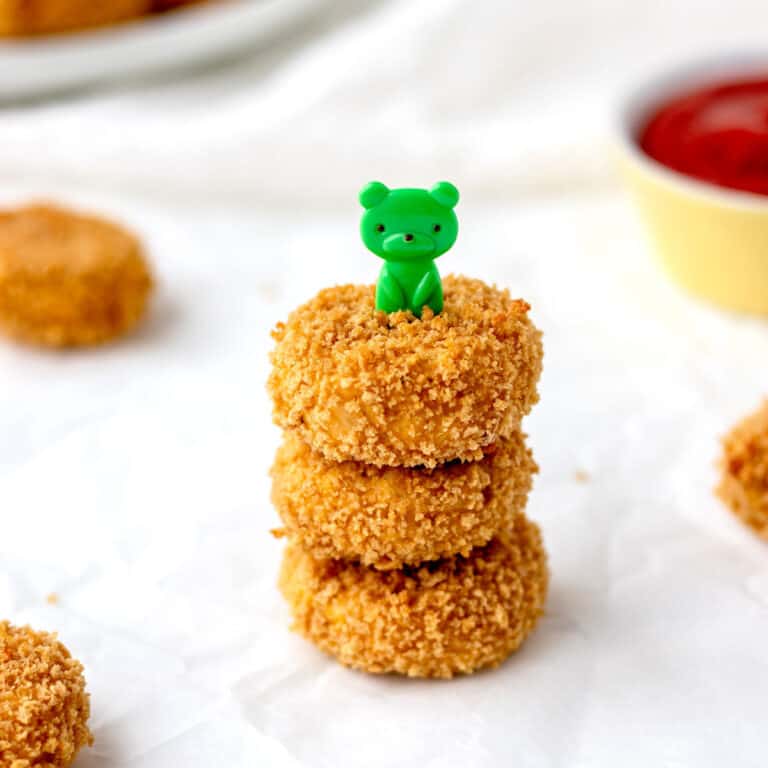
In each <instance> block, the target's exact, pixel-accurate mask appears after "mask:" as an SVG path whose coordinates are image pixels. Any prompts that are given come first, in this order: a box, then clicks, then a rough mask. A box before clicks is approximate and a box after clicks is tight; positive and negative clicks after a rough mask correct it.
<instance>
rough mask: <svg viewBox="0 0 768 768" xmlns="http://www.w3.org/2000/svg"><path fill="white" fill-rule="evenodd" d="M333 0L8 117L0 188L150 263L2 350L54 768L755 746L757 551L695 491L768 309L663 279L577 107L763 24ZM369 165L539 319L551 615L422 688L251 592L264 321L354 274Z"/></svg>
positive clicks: (603, 762)
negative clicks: (69, 671)
mask: <svg viewBox="0 0 768 768" xmlns="http://www.w3.org/2000/svg"><path fill="white" fill-rule="evenodd" d="M353 5H355V4H354V3H349V4H347V5H345V6H341V10H339V6H337V8H336V11H335V13H336V19H337V21H336V23H335V24H332V25H329V26H323V25H320V26H315V27H312V28H311V29H302V30H298V31H297V32H296V34H295V36H294V37H293V38H291V39H290V46H291V47H290V49H289V50H290V55H289V54H288V53H286V54H281V53H280V52H279V51H272V52H267V53H265V54H254V55H253V56H252V57H251V58H250V59H245V60H242V61H236V62H230V63H229V64H227V65H222V66H219V67H216V68H212V69H211V70H210V71H207V72H203V73H198V74H197V75H196V76H191V75H190V76H189V77H186V78H184V79H177V78H168V79H163V80H162V81H160V82H158V83H156V84H154V85H148V84H145V85H137V84H135V85H133V86H130V87H127V88H126V87H124V88H121V89H119V90H116V91H114V92H112V93H107V92H97V93H94V94H91V95H88V96H81V97H79V98H72V99H59V100H56V101H52V102H49V103H40V104H32V105H27V106H24V107H22V106H17V107H13V108H9V109H6V110H5V111H4V112H3V113H2V116H1V117H2V119H1V120H0V179H2V188H1V189H0V192H1V193H2V198H3V200H4V201H15V200H20V199H24V198H26V197H29V196H40V195H49V196H54V197H58V198H61V199H64V200H66V201H68V202H71V203H73V204H76V205H81V206H85V207H92V208H96V209H98V210H102V211H105V212H106V213H108V214H110V215H113V216H116V217H118V218H121V219H123V220H124V221H126V222H127V223H129V224H130V225H131V226H132V227H134V228H135V229H136V230H137V231H139V232H140V233H142V235H143V236H144V237H145V239H146V241H147V244H148V247H149V249H150V252H151V255H152V259H153V262H154V264H155V265H156V269H157V273H158V278H159V283H160V290H159V293H158V296H157V297H156V301H155V303H154V307H153V312H152V317H151V318H150V321H149V322H148V323H147V325H146V326H145V327H144V328H143V330H142V331H141V332H140V333H139V334H138V335H137V336H135V337H134V338H131V339H130V340H127V341H126V342H125V343H122V344H118V345H116V346H113V347H109V348H105V349H101V350H94V351H88V352H78V353H67V354H50V353H44V352H40V351H35V350H29V349H24V348H19V347H15V346H12V345H10V344H4V345H2V346H0V371H1V372H2V375H0V436H2V439H1V440H0V510H1V511H2V520H1V523H2V526H1V530H0V616H3V617H8V618H9V619H11V620H13V621H15V622H18V623H23V622H29V623H31V624H33V625H34V626H36V627H40V628H46V629H51V630H58V631H59V632H60V634H61V637H62V639H63V640H64V641H65V642H66V644H67V645H68V646H69V647H70V648H71V649H72V651H73V652H74V653H75V654H76V655H77V656H78V657H79V658H81V659H82V660H83V662H84V663H85V665H86V668H87V677H88V682H89V687H90V690H91V691H92V693H93V718H92V726H93V729H94V732H95V735H96V739H97V740H96V745H95V747H94V749H93V750H88V751H86V752H85V753H84V754H83V756H82V757H81V758H80V760H79V761H78V763H77V765H78V767H79V768H106V767H107V766H121V767H122V766H125V767H126V768H167V766H168V765H172V764H176V765H183V766H185V768H197V766H200V767H201V768H202V767H203V766H205V767H206V768H207V767H208V766H211V765H226V766H228V768H246V766H248V768H252V766H270V768H283V766H291V767H294V768H295V766H304V767H306V768H310V767H311V768H321V767H322V768H326V767H328V768H330V767H331V766H333V767H334V768H335V767H337V766H367V767H368V766H370V767H371V768H377V767H381V768H384V766H386V767H387V768H389V767H390V766H391V767H394V766H404V765H423V766H425V768H426V767H435V768H436V767H437V766H440V768H453V767H454V766H456V767H457V768H458V767H459V766H461V768H470V767H473V766H506V765H510V764H519V765H524V766H526V767H528V766H569V768H581V767H583V768H587V767H588V768H593V767H595V768H596V767H598V766H599V767H601V768H602V767H603V766H605V767H606V768H608V767H612V766H616V765H621V766H624V767H625V768H634V766H637V767H638V768H647V766H649V765H668V766H675V768H689V767H690V768H694V767H695V768H707V767H708V766H712V767H713V768H714V767H715V766H718V767H719V766H722V765H729V766H745V767H746V766H754V765H759V764H761V763H762V762H763V756H764V751H765V739H764V719H765V716H764V713H765V704H766V693H765V692H766V690H768V659H767V658H766V652H765V638H766V636H767V635H768V552H766V548H765V545H764V544H761V543H760V542H758V541H757V540H756V539H755V538H753V537H752V535H751V534H750V533H749V532H748V531H746V530H745V529H743V528H742V526H741V525H740V524H739V523H738V522H736V521H735V520H733V519H732V518H731V516H730V515H729V514H728V513H727V512H726V511H725V510H724V508H723V507H722V506H721V505H720V503H719V502H718V501H717V500H715V499H714V498H713V496H712V492H711V489H712V486H713V485H714V483H715V480H716V472H715V469H714V462H715V460H716V458H717V454H718V450H719V449H718V442H717V440H718V437H719V435H721V434H722V433H723V432H724V431H725V430H726V429H727V428H728V426H729V425H730V424H731V423H732V422H733V421H734V420H736V419H737V418H739V417H740V416H742V415H743V414H744V413H746V412H747V411H749V410H750V409H752V408H754V407H756V406H757V405H758V403H759V401H760V398H761V397H762V396H763V395H765V394H768V393H767V392H766V376H765V372H766V364H765V361H766V360H767V359H768V334H767V333H766V325H765V323H764V322H762V321H759V320H755V319H750V318H744V317H737V316H732V315H728V314H725V313H721V312H718V311H716V310H714V309H710V308H709V307H706V306H703V305H700V304H698V303H696V302H694V301H693V300H691V299H689V298H688V297H686V296H685V295H684V294H682V293H681V292H680V291H678V290H677V289H676V288H675V287H674V286H672V285H670V284H669V283H668V282H667V281H666V280H665V279H663V277H662V275H661V273H660V272H659V271H658V270H657V268H656V267H655V266H654V264H653V262H652V260H651V258H650V253H649V249H648V248H647V246H646V244H645V241H644V240H643V237H642V233H641V231H640V228H639V224H638V222H637V221H636V218H635V215H634V211H633V210H632V209H631V207H630V206H629V204H628V202H627V201H626V200H625V199H624V197H623V196H622V195H621V194H620V193H619V192H618V190H617V187H616V185H615V181H614V180H613V177H612V175H611V171H610V164H609V162H608V161H607V159H606V143H607V128H606V125H607V120H606V118H607V116H608V106H607V105H608V103H609V101H608V100H609V97H610V95H611V94H613V93H614V92H615V91H616V90H617V89H618V90H620V86H621V85H622V83H623V82H625V81H626V80H628V79H631V78H632V77H634V76H635V75H637V74H639V73H641V72H643V71H646V70H648V69H649V68H652V67H654V66H657V65H660V64H663V63H664V62H666V61H670V60H672V59H675V58H677V57H679V56H683V55H685V54H688V53H691V52H694V51H701V50H705V49H707V48H711V47H712V46H713V45H715V44H721V45H722V46H725V47H731V48H732V47H734V46H736V45H737V44H740V43H741V42H743V41H748V40H749V39H750V38H752V37H754V36H755V35H757V34H762V30H764V29H765V23H766V21H768V10H766V9H765V7H764V4H763V3H762V2H757V1H756V0H752V2H743V3H740V4H739V7H738V12H737V10H736V9H735V8H734V7H733V6H732V5H731V6H723V4H722V3H721V2H719V1H718V2H715V1H714V0H707V1H706V2H702V1H701V0H697V1H696V2H694V1H693V0H689V2H680V3H675V4H666V3H665V4H662V3H654V4H649V3H636V4H631V5H630V4H629V3H624V2H621V3H618V2H608V0H602V1H598V0H591V1H588V0H580V1H579V2H565V1H563V2H556V1H555V0H544V1H543V2H538V3H536V4H535V5H534V4H529V3H523V2H503V1H502V0H499V1H498V2H486V3H478V2H472V3H470V2H466V1H462V0H439V1H438V0H418V1H414V0H408V1H407V2H399V3H392V4H386V5H374V4H370V7H368V8H366V9H364V10H365V12H363V11H360V12H359V13H357V14H355V15H354V18H351V19H350V20H349V21H348V23H346V24H341V23H339V21H338V18H339V17H340V16H343V15H344V13H345V9H346V11H348V12H349V13H350V14H351V9H352V6H353ZM670 5H672V6H673V7H671V8H670V7H669V6H670ZM313 30H314V31H313ZM318 30H319V31H318ZM286 45H288V43H286ZM374 177H380V178H381V179H382V180H384V181H386V182H387V183H390V184H392V185H397V184H401V183H411V184H422V185H426V184H429V183H431V182H433V181H434V180H436V179H438V178H448V179H451V180H453V181H455V182H456V183H457V185H458V186H459V188H460V190H461V191H462V193H463V196H464V197H463V200H462V202H461V204H460V207H459V209H458V213H459V216H460V221H461V226H462V230H461V234H460V237H459V241H458V243H457V245H456V247H455V248H454V250H452V251H451V252H450V253H449V254H447V255H446V256H444V257H443V259H441V263H440V267H441V269H442V270H443V271H444V272H449V271H461V272H467V273H470V274H473V275H477V276H479V277H482V278H484V279H486V280H489V281H496V282H498V283H500V284H502V285H506V286H509V287H510V288H511V290H512V291H513V293H514V294H516V295H520V296H523V297H525V298H526V299H528V300H529V301H530V302H531V304H532V305H533V318H534V320H535V321H536V322H537V323H538V324H539V325H540V326H541V327H542V328H543V330H544V332H545V346H546V360H545V373H544V377H543V380H542V385H541V403H540V405H539V406H538V407H537V408H536V409H535V411H534V413H533V414H532V416H531V417H530V418H529V419H528V422H527V428H528V430H529V432H530V436H531V443H532V445H533V448H534V451H535V454H536V457H537V460H538V462H539V463H540V465H541V474H540V475H539V477H538V479H537V481H536V487H535V491H534V493H533V495H532V497H531V502H530V507H529V514H530V516H531V517H533V518H534V519H536V520H537V521H539V522H540V523H541V525H542V528H543V532H544V537H545V541H546V544H547V547H548V550H549V552H550V556H551V569H552V585H551V595H550V599H549V603H548V608H547V615H546V618H545V619H544V620H543V622H542V624H541V625H540V627H539V629H538V630H537V631H536V633H535V634H534V635H533V636H532V637H531V638H530V640H529V641H528V643H527V644H526V645H525V647H524V648H523V650H522V651H521V652H520V653H518V654H517V655H516V656H514V657H513V658H512V659H511V660H510V661H509V663H507V664H505V665H504V666H503V667H501V668H500V669H499V670H497V671H493V672H489V673H483V674H479V675H476V676H473V677H470V678H465V679H459V680H455V681H453V682H449V683H445V682H439V683H434V682H423V681H421V682H419V681H407V680H400V679H392V678H373V677H366V676H364V675H360V674H357V673H353V672H350V671H347V670H345V669H343V668H341V667H339V666H337V665H336V664H335V663H334V662H333V661H331V660H328V659H326V658H325V657H323V656H322V655H321V654H319V653H318V652H317V651H315V650H314V649H313V648H312V647H311V646H310V645H309V644H307V643H305V642H304V641H303V640H301V639H300V638H298V637H295V636H293V635H291V634H290V633H289V632H288V630H287V625H288V622H289V618H288V614H287V610H286V608H285V607H284V605H283V603H282V601H281V599H280V597H279V595H278V593H277V590H276V586H275V579H276V573H277V568H278V563H279V558H280V550H281V545H280V543H279V542H276V541H274V540H273V539H272V538H271V537H270V535H269V533H268V530H269V529H270V528H271V527H273V526H274V525H276V524H277V519H276V515H275V513H274V511H273V510H272V509H271V507H270V504H269V482H268V478H267V470H268V468H269V465H270V462H271V456H272V454H273V452H274V449H275V447H276V445H277V442H278V439H279V436H278V433H277V430H276V429H275V428H273V427H272V426H271V425H270V416H269V412H270V408H269V403H268V400H267V396H266V393H265V390H264V382H265V379H266V376H267V373H268V361H267V353H268V350H269V348H270V345H271V342H270V340H269V333H268V332H269V329H270V327H271V326H272V325H273V324H274V323H275V322H276V321H278V320H279V319H281V318H284V317H285V315H286V314H287V313H288V311H289V310H290V309H291V308H292V307H293V306H295V305H296V304H297V303H299V302H300V301H302V300H305V299H307V298H308V297H309V296H311V295H312V294H313V293H314V292H315V291H317V290H318V289H319V288H320V287H322V286H324V285H327V284H330V283H334V282H342V281H347V280H355V281H372V280H373V279H374V277H375V274H376V270H377V268H378V264H377V263H376V259H375V258H374V257H373V256H371V255H370V254H368V253H367V252H366V251H365V250H364V249H363V247H362V245H361V244H360V242H359V240H358V236H357V231H356V229H357V214H358V211H357V207H356V193H357V190H358V187H359V186H360V185H361V184H362V183H363V182H365V181H367V180H368V179H370V178H374ZM577 471H584V472H586V473H588V476H589V479H588V480H587V482H578V481H577V478H576V473H577ZM49 593H56V594H57V595H58V597H59V602H58V604H57V605H49V604H47V603H46V596H47V595H48V594H49Z"/></svg>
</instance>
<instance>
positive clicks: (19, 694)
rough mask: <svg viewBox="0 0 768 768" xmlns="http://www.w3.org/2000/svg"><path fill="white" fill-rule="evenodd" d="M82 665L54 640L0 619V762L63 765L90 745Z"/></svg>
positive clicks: (43, 767) (25, 766) (23, 767)
mask: <svg viewBox="0 0 768 768" xmlns="http://www.w3.org/2000/svg"><path fill="white" fill-rule="evenodd" d="M89 714H90V701H89V696H88V694H87V693H86V692H85V679H84V678H83V667H82V665H81V664H80V662H79V661H76V660H75V659H73V658H72V657H71V656H70V654H69V651H68V650H67V649H66V648H65V647H64V646H63V645H62V644H61V643H60V642H59V641H58V640H57V639H56V635H51V634H48V633H46V632H35V631H33V630H32V629H30V628H29V627H14V626H12V625H11V624H9V623H8V622H7V621H4V622H0V765H3V766H8V767H9V768H33V767H35V768H37V767H39V768H66V766H69V765H71V764H72V762H73V760H74V759H75V757H76V756H77V753H78V751H79V750H80V749H81V748H82V747H85V746H90V745H91V744H92V743H93V737H92V736H91V732H90V731H89V730H88V725H87V723H88V717H89Z"/></svg>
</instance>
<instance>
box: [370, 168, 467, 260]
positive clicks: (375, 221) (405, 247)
mask: <svg viewBox="0 0 768 768" xmlns="http://www.w3.org/2000/svg"><path fill="white" fill-rule="evenodd" d="M458 201H459V192H458V190H457V189H456V187H454V186H453V184H450V183H449V182H447V181H441V182H438V183H437V184H435V186H434V187H432V189H430V190H426V189H389V188H388V187H386V186H385V185H384V184H382V183H381V182H379V181H372V182H371V183H370V184H367V185H366V186H365V187H364V188H363V190H362V191H361V192H360V203H361V205H362V206H363V207H364V208H365V209H366V210H365V213H364V214H363V217H362V220H361V221H360V235H361V237H362V238H363V242H364V243H365V246H366V248H368V250H370V251H372V252H373V253H375V254H376V255H377V256H380V257H381V258H382V259H384V260H385V261H414V260H423V259H435V258H437V257H438V256H441V255H442V254H444V253H445V252H446V251H447V250H448V249H449V248H450V247H451V246H452V245H453V244H454V243H455V242H456V236H457V235H458V232H459V222H458V219H457V218H456V214H455V213H454V211H453V208H454V206H455V205H456V203H458Z"/></svg>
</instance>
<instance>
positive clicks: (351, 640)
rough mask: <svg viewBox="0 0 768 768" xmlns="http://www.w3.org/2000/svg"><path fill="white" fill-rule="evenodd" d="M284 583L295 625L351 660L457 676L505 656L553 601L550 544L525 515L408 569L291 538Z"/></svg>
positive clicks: (414, 673)
mask: <svg viewBox="0 0 768 768" xmlns="http://www.w3.org/2000/svg"><path fill="white" fill-rule="evenodd" d="M280 588H281V590H282V592H283V594H284V595H285V597H286V599H287V600H288V603H289V604H290V607H291V610H292V612H293V616H294V625H293V628H294V629H295V630H296V631H297V632H299V633H300V634H302V635H303V636H304V637H306V638H307V639H309V640H311V641H312V642H313V643H315V644H316V645H317V646H318V647H319V648H320V649H321V650H323V651H325V652H326V653H329V654H331V655H333V656H336V657H337V658H338V660H339V661H340V662H341V663H342V664H345V665H347V666H350V667H355V668H356V669H361V670H364V671H366V672H373V673H386V672H397V673H400V674H403V675H408V676H410V677H451V676H453V675H455V674H458V673H469V672H473V671H475V670H478V669H481V668H483V667H494V666H497V665H498V664H500V663H501V662H502V661H503V660H504V659H505V658H507V656H509V654H510V653H512V652H513V651H514V650H516V649H517V648H518V647H519V646H520V645H521V644H522V642H523V641H524V640H525V638H526V637H527V636H528V634H529V633H530V632H531V630H532V629H533V627H534V626H535V624H536V622H537V621H538V618H539V616H540V615H541V613H542V611H543V606H544V601H545V598H546V593H547V566H546V554H545V552H544V548H543V545H542V542H541V535H540V533H539V529H538V527H537V526H536V525H535V524H534V523H532V522H530V521H529V520H527V519H526V518H525V517H524V516H523V515H519V516H517V517H516V518H515V520H514V522H513V523H512V525H511V526H510V528H509V529H508V530H507V531H505V532H503V533H501V534H500V535H499V536H498V537H497V538H495V539H493V540H492V541H491V542H490V543H489V544H487V545H486V546H484V547H479V548H477V549H475V550H473V551H472V553H471V554H470V556H469V557H462V556H461V555H457V556H455V557H451V558H446V559H444V560H438V561H435V562H433V563H427V564H424V565H422V566H420V567H413V568H405V569H404V570H401V571H377V570H375V569H373V568H367V567H365V566H363V565H357V564H354V563H349V562H345V561H341V560H315V559H314V558H312V557H311V556H310V555H308V554H307V552H306V551H305V550H304V549H302V548H301V547H300V546H299V545H297V544H295V543H291V544H289V545H288V546H287V547H286V551H285V556H284V559H283V565H282V570H281V574H280Z"/></svg>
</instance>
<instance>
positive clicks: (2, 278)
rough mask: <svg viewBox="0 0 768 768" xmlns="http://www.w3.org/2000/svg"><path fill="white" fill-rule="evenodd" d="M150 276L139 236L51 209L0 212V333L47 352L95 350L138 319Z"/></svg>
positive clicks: (39, 206)
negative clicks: (83, 347) (73, 348)
mask: <svg viewBox="0 0 768 768" xmlns="http://www.w3.org/2000/svg"><path fill="white" fill-rule="evenodd" d="M151 288H152V278H151V276H150V272H149V267H148V266H147V262H146V260H145V258H144V254H143V250H142V247H141V244H140V243H139V241H138V240H137V238H136V237H135V236H134V235H132V234H131V233H130V232H128V231H126V230H125V229H123V228H122V227H119V226H117V225H116V224H113V223H111V222H109V221H106V220H104V219H101V218H97V217H95V216H88V215H84V214H79V213H74V212H71V211H67V210H65V209H63V208H58V207H55V206H52V205H32V206H29V207H26V208H21V209H19V210H15V211H7V212H0V329H2V330H3V331H5V332H6V333H7V334H9V335H10V336H13V337H15V338H17V339H20V340H22V341H26V342H30V343H34V344H41V345H44V346H50V347H69V346H81V345H89V344H99V343H102V342H105V341H109V340H111V339H114V338H116V337H118V336H121V335H123V334H125V333H127V332H128V331H129V330H131V329H132V328H133V327H134V326H135V325H136V324H137V323H138V321H139V320H140V319H141V317H142V316H143V314H144V311H145V307H146V303H147V298H148V296H149V293H150V291H151Z"/></svg>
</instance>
